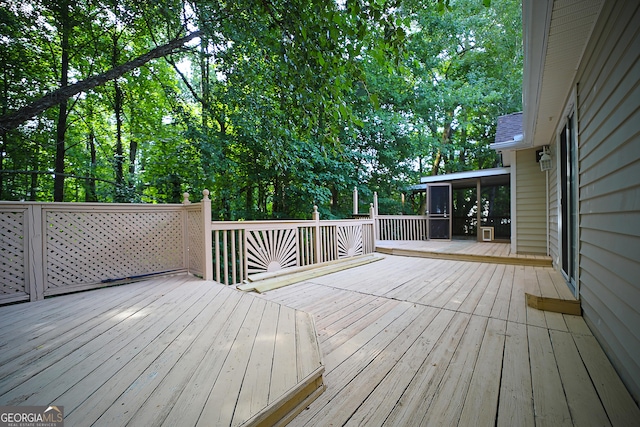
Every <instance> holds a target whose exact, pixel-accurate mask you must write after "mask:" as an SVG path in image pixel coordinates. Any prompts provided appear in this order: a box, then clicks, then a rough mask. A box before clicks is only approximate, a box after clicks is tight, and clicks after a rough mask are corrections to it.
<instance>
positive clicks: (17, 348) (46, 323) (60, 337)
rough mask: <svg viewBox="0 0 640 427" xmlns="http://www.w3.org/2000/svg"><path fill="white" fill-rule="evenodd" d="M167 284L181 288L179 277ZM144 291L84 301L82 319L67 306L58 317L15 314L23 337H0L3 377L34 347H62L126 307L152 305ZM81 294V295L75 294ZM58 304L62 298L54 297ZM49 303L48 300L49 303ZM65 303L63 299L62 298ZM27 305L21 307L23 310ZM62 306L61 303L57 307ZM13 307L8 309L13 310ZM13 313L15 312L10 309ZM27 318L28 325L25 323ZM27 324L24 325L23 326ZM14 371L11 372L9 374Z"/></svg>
mask: <svg viewBox="0 0 640 427" xmlns="http://www.w3.org/2000/svg"><path fill="white" fill-rule="evenodd" d="M166 282H172V283H175V284H176V286H179V285H180V282H179V280H177V279H176V278H169V279H167V280H166ZM146 290H147V289H146V288H144V289H143V290H142V291H136V293H134V294H130V293H129V292H122V293H113V292H111V293H105V292H101V294H103V295H105V294H106V299H102V298H99V297H97V298H96V297H94V299H88V300H84V299H81V300H79V301H77V302H75V303H78V304H79V303H82V304H83V306H85V307H86V310H85V313H84V314H83V315H81V316H73V312H72V311H70V310H68V307H67V309H64V307H61V308H59V309H56V310H55V314H52V313H51V311H50V310H48V311H47V313H48V315H47V316H40V315H39V314H40V312H39V311H35V313H34V315H30V314H29V313H28V312H27V313H23V312H22V310H20V311H18V312H17V313H13V316H12V318H13V319H14V321H16V322H22V324H13V325H14V326H15V327H18V328H19V329H20V335H15V334H13V335H11V334H9V335H8V336H7V335H5V336H2V337H1V338H0V342H1V343H2V344H0V351H1V353H0V354H1V355H2V356H0V363H1V364H2V368H0V375H2V373H3V372H4V370H5V369H9V370H10V369H12V367H11V366H10V363H8V362H11V363H15V361H16V359H17V358H19V357H20V356H22V355H24V354H25V353H29V352H30V349H32V348H33V347H38V348H41V349H44V348H55V347H59V346H60V344H61V343H64V342H67V341H71V340H73V339H74V338H76V337H82V336H83V334H85V332H86V331H87V330H90V329H91V328H92V327H100V322H101V321H102V320H103V319H101V318H100V317H98V316H104V317H109V315H110V314H111V315H113V316H122V311H123V310H125V309H126V308H127V307H138V306H144V304H145V301H147V302H151V301H153V300H154V299H155V298H154V296H148V295H145V293H144V292H145V291H146ZM75 295H78V294H75ZM52 300H55V302H56V303H58V301H59V300H60V298H53V299H52ZM46 301H47V302H48V301H49V300H46ZM63 301H64V299H63ZM22 305H24V304H20V307H21V306H22ZM57 305H60V304H57ZM111 306H114V308H113V309H107V308H105V307H111ZM13 307H16V306H11V307H7V308H13ZM8 311H10V312H12V311H13V310H8ZM25 316H28V322H25V320H26V319H27V317H25ZM23 325H24V326H23ZM3 326H4V327H5V328H7V330H9V331H11V330H13V329H11V328H10V326H12V323H11V322H7V323H3ZM14 341H20V342H21V343H22V344H14ZM9 372H11V371H9Z"/></svg>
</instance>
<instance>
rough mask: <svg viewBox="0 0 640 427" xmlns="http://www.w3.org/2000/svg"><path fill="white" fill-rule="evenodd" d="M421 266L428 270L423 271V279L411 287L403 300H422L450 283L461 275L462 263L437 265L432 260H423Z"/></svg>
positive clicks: (449, 262)
mask: <svg viewBox="0 0 640 427" xmlns="http://www.w3.org/2000/svg"><path fill="white" fill-rule="evenodd" d="M422 265H424V266H425V267H426V268H428V270H427V271H425V274H424V279H422V280H420V282H418V283H416V285H417V286H412V289H411V290H410V292H407V293H406V294H404V296H403V299H404V300H406V301H412V302H418V301H421V300H424V299H425V298H426V297H427V295H429V294H432V292H434V290H435V289H438V288H440V287H442V286H446V285H447V284H448V283H451V279H452V277H455V276H456V275H459V274H461V270H462V266H463V263H456V262H451V261H445V262H444V263H439V262H434V261H433V260H425V261H423V263H422ZM431 266H433V268H432V267H431ZM434 270H435V271H434Z"/></svg>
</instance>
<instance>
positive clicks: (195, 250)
mask: <svg viewBox="0 0 640 427" xmlns="http://www.w3.org/2000/svg"><path fill="white" fill-rule="evenodd" d="M187 226H188V227H189V236H188V239H189V271H191V272H195V273H199V274H202V273H203V271H204V259H203V256H204V248H203V246H204V239H203V234H204V227H203V220H202V211H201V210H197V211H194V210H190V211H188V212H187Z"/></svg>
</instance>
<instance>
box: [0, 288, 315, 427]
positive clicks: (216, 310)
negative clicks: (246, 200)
mask: <svg viewBox="0 0 640 427" xmlns="http://www.w3.org/2000/svg"><path fill="white" fill-rule="evenodd" d="M49 304H51V305H49ZM29 306H31V307H30V308H31V310H26V309H25V307H29ZM64 307H66V308H65V309H64V310H63V308H64ZM40 309H42V311H39V310H40ZM0 313H2V316H4V317H6V318H14V319H15V321H14V322H11V326H12V328H13V329H10V328H9V326H7V325H3V329H2V330H3V333H5V335H6V336H7V337H11V339H10V340H8V341H7V345H5V346H4V347H3V348H2V349H0V359H1V360H3V361H5V362H6V363H3V365H2V373H1V375H0V404H2V405H42V404H43V403H42V402H47V403H55V404H57V405H61V406H64V408H65V425H69V426H75V425H78V426H84V425H92V424H96V425H109V426H124V425H140V426H153V425H167V426H169V425H171V426H175V425H181V426H190V425H192V426H195V425H207V426H208V425H229V426H239V425H251V424H252V423H254V422H256V423H257V422H260V421H261V420H263V421H264V422H265V423H268V424H270V423H274V422H277V421H278V420H279V419H280V418H283V419H284V418H286V417H289V418H290V417H291V416H293V415H295V414H297V412H299V410H301V409H302V408H300V407H299V406H300V405H301V404H304V405H307V404H308V403H309V402H310V401H311V400H312V399H313V398H315V397H317V395H318V394H319V393H320V392H321V391H322V390H323V389H324V387H323V384H322V371H323V367H322V363H321V355H320V350H319V347H318V344H317V341H316V333H315V326H314V324H313V318H312V317H311V315H310V314H308V313H306V312H302V311H300V310H296V309H293V308H290V307H286V306H283V305H281V304H278V303H275V302H272V301H268V300H265V299H261V298H258V297H257V296H255V295H250V294H246V293H242V292H239V291H237V290H235V289H232V288H229V287H225V286H223V285H220V284H217V283H214V282H206V281H203V280H200V279H198V278H195V277H192V276H188V275H176V276H172V277H165V278H155V279H153V280H149V281H146V282H140V283H133V284H128V285H124V286H117V287H111V288H102V289H98V290H92V291H88V292H84V293H83V295H80V294H73V295H65V296H59V297H55V298H51V299H46V300H44V301H43V302H39V303H34V304H30V303H26V304H21V305H13V306H5V307H0ZM22 327H24V330H26V331H28V332H27V333H26V334H25V335H21V328H22ZM45 338H46V339H45ZM34 343H36V345H34ZM280 343H284V344H282V345H280ZM291 361H293V363H291ZM272 362H273V363H275V364H277V366H278V369H273V366H272ZM290 410H293V411H294V413H293V415H292V414H291V413H290V412H289V411H290Z"/></svg>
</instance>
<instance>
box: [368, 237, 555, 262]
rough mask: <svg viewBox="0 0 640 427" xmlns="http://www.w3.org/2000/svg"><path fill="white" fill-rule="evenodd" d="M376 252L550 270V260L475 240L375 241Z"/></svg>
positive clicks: (503, 245)
mask: <svg viewBox="0 0 640 427" xmlns="http://www.w3.org/2000/svg"><path fill="white" fill-rule="evenodd" d="M376 251H377V252H380V253H385V254H389V255H401V256H416V257H423V258H437V259H449V260H454V261H474V262H489V263H496V264H513V265H530V266H538V267H551V257H548V256H546V255H537V254H516V253H513V252H511V244H510V243H496V242H477V241H476V240H455V239H454V240H405V241H397V240H393V241H392V240H387V241H384V240H383V241H378V242H376Z"/></svg>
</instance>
